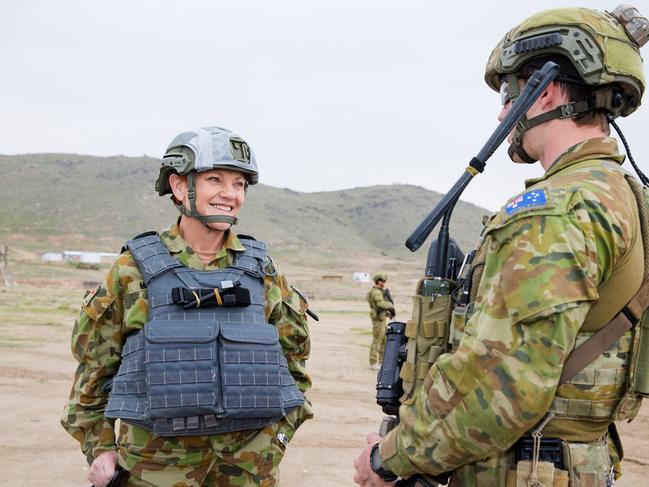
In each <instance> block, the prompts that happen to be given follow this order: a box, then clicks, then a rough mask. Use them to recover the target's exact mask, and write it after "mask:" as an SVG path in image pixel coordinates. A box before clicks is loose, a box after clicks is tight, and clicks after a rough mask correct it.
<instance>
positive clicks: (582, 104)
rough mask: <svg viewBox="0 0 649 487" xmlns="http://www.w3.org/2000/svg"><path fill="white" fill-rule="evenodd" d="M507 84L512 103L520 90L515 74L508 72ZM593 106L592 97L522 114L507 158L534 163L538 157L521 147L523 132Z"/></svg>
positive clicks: (586, 110) (583, 111)
mask: <svg viewBox="0 0 649 487" xmlns="http://www.w3.org/2000/svg"><path fill="white" fill-rule="evenodd" d="M507 84H508V86H509V91H510V96H511V100H512V103H514V101H515V100H516V98H518V96H519V95H520V90H519V89H518V77H517V76H516V75H515V74H508V75H507ZM595 108H598V103H597V100H596V99H595V98H593V99H588V100H581V101H571V102H570V103H566V104H565V105H561V106H558V107H557V108H555V109H554V110H550V111H549V112H545V113H542V114H540V115H537V116H536V117H533V118H527V116H526V115H524V116H523V118H522V119H521V120H520V121H519V122H518V124H517V125H516V128H515V129H514V135H513V136H512V143H511V144H510V145H509V148H508V149H507V154H509V158H510V159H511V160H512V161H514V162H516V163H525V164H534V163H535V162H536V161H538V159H535V158H534V157H532V156H530V155H529V154H528V153H527V151H526V150H525V149H524V148H523V135H524V134H525V132H527V131H528V130H530V129H531V128H534V127H536V126H537V125H541V124H542V123H545V122H549V121H550V120H556V119H563V118H570V117H574V116H576V115H579V114H580V113H585V112H588V111H591V110H594V109H595ZM515 156H518V160H517V159H515V158H514V157H515Z"/></svg>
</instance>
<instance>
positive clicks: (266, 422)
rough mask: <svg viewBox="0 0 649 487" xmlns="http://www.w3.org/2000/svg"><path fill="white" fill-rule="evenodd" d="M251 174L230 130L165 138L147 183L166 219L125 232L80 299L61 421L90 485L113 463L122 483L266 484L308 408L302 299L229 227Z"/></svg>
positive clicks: (261, 249) (254, 177)
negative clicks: (170, 220)
mask: <svg viewBox="0 0 649 487" xmlns="http://www.w3.org/2000/svg"><path fill="white" fill-rule="evenodd" d="M257 181H258V170H257V164H256V161H255V157H254V154H253V153H252V151H251V150H250V148H249V147H248V145H247V144H246V142H245V141H244V140H243V139H241V138H240V137H238V136H236V135H235V134H233V133H232V132H230V131H228V130H225V129H220V128H217V127H208V128H203V129H198V130H194V131H189V132H184V133H181V134H180V135H178V136H177V137H176V138H174V140H173V141H172V142H171V144H170V145H169V147H168V149H167V151H166V153H165V156H164V157H163V159H162V165H161V168H160V174H159V177H158V180H157V182H156V190H157V191H158V193H159V194H160V195H161V196H162V195H165V194H172V201H173V203H174V204H175V205H176V207H177V208H178V210H179V211H180V213H181V216H180V217H179V220H178V222H177V223H176V224H174V225H172V226H171V228H169V229H168V230H166V231H164V232H163V233H162V234H161V235H160V236H158V235H157V234H155V233H153V232H149V234H143V235H140V236H138V237H136V238H134V239H133V240H131V241H129V242H127V244H126V246H125V248H124V249H123V252H122V253H121V255H120V256H119V257H118V258H117V260H116V262H115V263H114V264H113V266H112V268H111V269H110V271H109V272H108V275H107V277H106V279H105V281H104V282H103V283H102V284H101V285H100V286H99V287H98V288H97V289H96V290H95V291H94V292H92V293H90V294H89V295H88V296H87V297H86V298H85V299H84V301H83V306H82V310H81V314H80V315H79V318H78V319H77V321H76V323H75V326H74V330H73V334H72V352H73V355H74V357H75V358H76V359H77V360H78V362H79V366H78V368H77V372H76V375H75V378H74V383H73V386H72V392H71V394H70V399H69V402H68V404H67V406H66V407H65V411H64V414H63V417H62V424H63V427H64V428H65V429H66V430H67V431H68V433H70V434H71V435H72V436H73V437H74V438H75V439H76V440H77V441H79V443H80V444H81V449H82V451H83V453H84V454H85V455H86V457H87V460H88V463H89V464H90V472H89V474H88V479H89V480H90V481H91V482H92V483H93V484H94V485H95V486H97V487H103V486H105V485H106V484H107V483H108V482H109V481H110V480H111V478H112V477H113V475H114V474H115V469H116V463H117V464H118V467H120V468H122V469H124V470H126V471H128V473H129V478H128V485H129V486H152V485H157V486H171V485H182V486H188V487H189V486H203V485H205V486H254V485H262V486H274V485H277V484H278V464H279V462H280V460H281V459H282V456H283V453H284V450H285V448H286V446H287V444H288V442H289V441H290V439H291V438H292V437H293V435H294V433H295V430H296V429H297V428H298V427H299V426H300V424H302V422H303V421H305V420H306V419H308V418H311V417H312V416H313V413H312V409H311V405H310V403H309V402H308V400H306V399H305V398H304V396H303V393H304V392H305V391H307V390H308V389H309V388H310V387H311V380H310V378H309V376H308V375H307V373H306V370H305V361H306V359H307V358H308V355H309V348H310V341H309V331H308V327H307V320H306V315H305V312H306V310H307V303H306V301H305V300H304V298H303V297H302V296H301V295H300V294H299V293H297V292H296V291H295V290H294V289H293V288H292V286H290V285H289V283H288V281H287V280H286V278H285V277H284V275H283V274H282V273H281V272H280V271H279V269H278V267H277V266H276V265H275V264H274V263H273V261H272V260H271V259H270V257H268V255H267V254H266V247H265V244H264V243H263V242H259V241H256V240H255V239H253V238H252V237H248V236H244V235H237V234H236V233H235V232H234V231H233V230H232V229H231V225H232V224H234V223H236V221H237V218H236V217H237V214H238V213H239V210H240V209H241V207H242V205H243V203H244V199H245V195H246V192H247V190H248V187H249V186H250V185H253V184H256V183H257ZM145 324H146V325H145ZM145 354H146V360H145ZM220 394H222V396H221V395H220ZM262 403H263V404H264V407H262V406H261V404H262ZM118 418H119V419H120V420H121V421H120V427H119V431H117V438H116V435H115V431H114V425H115V419H118Z"/></svg>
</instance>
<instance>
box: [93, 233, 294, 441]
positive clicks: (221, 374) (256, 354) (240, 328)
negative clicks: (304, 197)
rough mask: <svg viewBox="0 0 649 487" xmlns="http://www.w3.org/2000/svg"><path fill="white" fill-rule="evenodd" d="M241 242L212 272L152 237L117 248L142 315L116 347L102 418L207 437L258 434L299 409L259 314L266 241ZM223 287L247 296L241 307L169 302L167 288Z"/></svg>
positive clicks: (274, 339) (272, 335)
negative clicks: (127, 264)
mask: <svg viewBox="0 0 649 487" xmlns="http://www.w3.org/2000/svg"><path fill="white" fill-rule="evenodd" d="M241 243H242V244H243V245H244V247H245V252H243V253H237V258H236V259H235V262H234V263H233V265H232V266H231V267H227V268H224V269H218V270H212V271H199V270H196V269H192V268H189V267H187V266H184V265H183V264H181V263H180V262H178V261H177V260H176V259H174V258H173V257H172V256H171V255H170V254H169V251H168V250H167V248H166V247H165V245H164V244H163V243H162V241H161V240H160V237H159V236H158V235H157V234H156V235H151V234H148V235H146V236H143V237H140V238H137V237H136V238H135V239H133V240H130V241H128V242H127V243H126V247H127V248H128V249H129V250H130V251H131V254H132V255H133V258H134V259H135V262H136V263H137V265H138V268H139V269H140V271H141V273H142V276H143V278H144V283H145V285H146V288H147V291H148V303H149V316H148V321H147V323H146V325H145V326H144V328H143V329H141V330H138V331H136V332H134V333H132V334H131V335H129V336H128V338H127V339H126V342H125V343H124V347H123V348H122V362H121V364H120V367H119V370H118V372H117V374H116V376H115V378H114V380H113V384H112V390H111V393H110V397H109V400H108V406H107V408H106V413H105V414H106V417H108V418H121V419H123V420H126V421H127V422H130V423H134V424H137V425H140V426H143V427H144V428H147V429H149V430H151V431H153V432H154V433H156V434H157V435H160V436H187V435H208V434H217V433H225V432H230V431H240V430H248V429H259V428H262V427H264V426H266V425H267V424H270V423H273V422H275V421H277V420H278V419H280V418H282V417H284V416H285V415H286V414H287V413H288V412H289V411H291V410H292V409H294V408H296V407H299V406H301V405H302V404H303V403H304V397H303V395H302V393H301V392H300V390H299V389H298V388H297V386H296V385H295V381H294V380H293V377H292V376H291V374H290V373H289V370H288V365H287V362H286V358H285V357H284V354H283V352H282V348H281V346H280V344H279V339H278V333H277V328H275V326H273V325H271V324H268V322H267V321H266V317H265V312H264V300H263V273H262V266H263V263H264V260H265V258H266V245H265V244H264V243H263V242H259V241H257V240H254V239H247V238H241ZM228 281H231V282H232V283H234V284H235V285H240V286H242V287H243V288H246V289H248V290H249V291H250V296H251V304H250V305H249V306H246V307H229V308H226V307H209V308H201V307H198V308H190V309H184V308H183V306H181V305H178V304H174V303H173V300H172V292H171V290H172V289H173V288H175V287H184V288H188V289H198V288H203V289H206V288H207V289H214V288H221V287H222V286H223V284H222V283H227V282H228Z"/></svg>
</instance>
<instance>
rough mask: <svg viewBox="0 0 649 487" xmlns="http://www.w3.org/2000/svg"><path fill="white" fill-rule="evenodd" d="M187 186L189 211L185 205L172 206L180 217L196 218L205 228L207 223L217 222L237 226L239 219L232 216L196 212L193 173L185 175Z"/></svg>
mask: <svg viewBox="0 0 649 487" xmlns="http://www.w3.org/2000/svg"><path fill="white" fill-rule="evenodd" d="M187 185H188V190H187V196H188V198H189V206H190V209H189V210H188V209H187V208H185V205H183V204H182V203H174V206H175V207H176V208H178V211H179V212H180V214H181V215H185V216H187V217H192V218H196V219H197V220H199V221H200V222H201V223H202V224H203V225H205V226H206V227H209V225H208V223H217V222H219V223H220V222H223V223H229V224H230V225H236V224H237V222H238V221H239V219H238V218H235V217H233V216H228V215H202V214H200V213H199V212H198V209H197V208H196V185H195V183H194V171H191V172H189V174H187Z"/></svg>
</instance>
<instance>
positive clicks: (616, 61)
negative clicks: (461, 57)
mask: <svg viewBox="0 0 649 487" xmlns="http://www.w3.org/2000/svg"><path fill="white" fill-rule="evenodd" d="M647 40H649V21H647V19H646V18H644V17H642V16H640V14H639V13H638V11H637V10H636V9H635V8H633V7H631V6H628V5H621V6H619V7H617V8H616V9H615V10H613V12H600V11H597V10H591V9H586V8H564V9H553V10H546V11H543V12H540V13H538V14H536V15H533V16H531V17H530V18H528V19H527V20H525V21H523V22H522V23H521V24H519V25H517V26H516V27H514V28H513V29H512V30H510V31H509V32H508V33H507V35H505V37H504V38H503V39H502V40H501V41H500V42H499V43H498V45H497V46H496V47H495V48H494V50H493V51H492V53H491V56H490V57H489V61H488V63H487V68H486V72H485V81H486V82H487V84H488V85H489V86H490V87H491V88H492V89H494V90H496V91H499V90H500V89H501V83H502V82H503V81H506V82H507V83H508V87H509V89H510V90H511V98H512V99H515V98H516V97H517V96H518V94H519V93H518V92H519V88H518V81H517V80H518V78H517V73H519V72H520V71H521V70H522V68H524V67H532V68H540V67H541V66H542V64H543V63H544V62H545V61H548V60H552V61H554V62H557V63H558V64H559V66H560V74H559V77H558V79H559V80H563V81H568V82H573V83H581V84H584V85H587V86H591V87H592V88H593V95H592V96H591V97H589V98H588V99H587V100H575V101H572V100H571V102H572V103H568V104H566V105H563V106H562V107H559V108H557V109H556V113H553V114H552V115H547V114H543V115H545V116H544V118H543V119H542V120H541V119H539V120H537V121H536V123H531V124H529V123H527V122H529V121H528V120H526V119H524V120H522V122H523V123H522V126H521V127H520V129H521V130H518V131H517V133H516V134H515V135H514V143H513V144H512V146H514V145H516V144H517V143H519V144H520V143H521V139H522V134H523V132H524V131H525V130H529V129H530V128H532V127H533V126H535V125H538V124H539V123H543V122H545V121H548V120H551V119H553V118H567V117H571V116H575V115H578V114H579V113H584V112H587V111H591V110H595V109H603V110H605V111H607V112H608V113H610V114H611V115H612V116H613V117H617V116H626V115H629V114H630V113H633V112H634V111H635V110H636V109H637V108H638V106H640V101H641V99H642V95H643V93H644V90H645V78H644V72H643V67H642V58H641V57H640V47H641V46H643V45H644V44H645V43H646V42H647ZM543 115H542V116H543ZM517 136H518V137H517ZM517 139H519V140H517ZM511 149H512V148H511V147H510V156H511V155H512V151H511ZM521 149H522V147H521ZM517 153H518V152H517ZM519 155H521V154H520V153H519ZM528 157H529V156H528ZM523 159H524V158H523ZM525 162H534V161H533V160H530V161H525Z"/></svg>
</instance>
